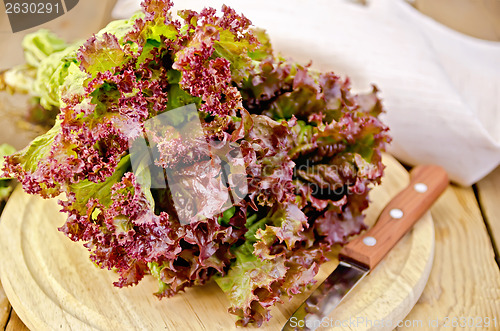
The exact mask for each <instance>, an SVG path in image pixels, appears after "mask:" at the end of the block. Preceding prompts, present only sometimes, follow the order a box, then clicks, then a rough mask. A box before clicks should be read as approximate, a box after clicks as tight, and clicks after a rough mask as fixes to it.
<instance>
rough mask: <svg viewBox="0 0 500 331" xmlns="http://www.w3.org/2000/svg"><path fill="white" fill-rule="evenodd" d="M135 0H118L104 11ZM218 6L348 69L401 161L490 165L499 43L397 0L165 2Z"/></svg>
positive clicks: (302, 57) (297, 50)
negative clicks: (371, 98)
mask: <svg viewBox="0 0 500 331" xmlns="http://www.w3.org/2000/svg"><path fill="white" fill-rule="evenodd" d="M139 4H140V0H119V1H118V3H117V5H116V6H115V8H114V10H113V16H114V17H116V18H125V17H129V16H130V15H131V14H132V13H133V12H134V11H136V10H138V9H140V6H139ZM222 4H226V5H228V6H231V7H233V8H234V9H235V10H236V11H238V12H242V13H244V14H245V16H247V17H248V18H250V19H251V20H252V23H253V24H254V25H256V26H258V27H262V28H265V29H266V30H267V31H268V33H269V35H270V37H271V41H272V43H273V46H274V48H275V50H277V51H278V52H280V53H281V54H283V55H285V56H287V57H292V58H294V59H295V60H298V61H299V62H302V63H307V62H309V60H312V61H313V67H316V68H318V69H321V70H333V71H334V72H336V73H337V74H341V75H348V76H349V77H350V78H351V82H352V83H353V89H354V90H367V89H369V88H370V85H371V84H376V85H377V86H378V87H379V88H380V90H381V96H382V98H383V99H384V105H385V107H386V109H387V113H386V114H385V116H384V121H385V122H386V123H387V124H388V125H389V127H390V128H391V135H392V136H393V138H394V140H393V143H392V144H391V146H390V148H389V152H390V153H392V154H393V155H395V156H396V157H397V158H398V159H400V160H401V161H403V162H405V163H409V164H411V165H417V164H423V163H435V164H439V165H441V166H443V167H444V168H445V169H446V170H447V171H448V173H449V175H450V177H451V179H452V180H454V181H455V182H457V183H459V184H462V185H471V184H473V183H475V182H476V181H478V180H480V179H481V178H482V177H484V176H485V175H487V174H488V173H489V172H490V171H491V170H493V169H494V168H496V167H497V166H498V165H499V164H500V43H498V42H491V41H483V40H479V39H475V38H472V37H468V36H465V35H463V34H461V33H458V32H456V31H454V30H451V29H449V28H447V27H445V26H443V25H441V24H439V23H437V22H435V21H433V20H432V19H430V18H428V17H427V16H425V15H422V14H421V13H420V12H418V11H417V10H415V9H414V8H413V7H411V6H410V5H408V4H407V3H406V2H404V1H403V0H398V1H394V0H392V1H391V0H373V1H371V2H370V4H369V5H368V6H361V5H359V4H355V3H354V1H348V0H333V1H332V0H317V1H302V0H286V1H285V0H273V1H269V0H254V1H251V2H247V1H236V0H203V1H202V0H183V1H182V2H181V1H177V3H176V6H175V9H187V8H189V9H195V10H200V9H201V8H203V7H206V6H211V7H214V8H216V9H220V8H221V6H222Z"/></svg>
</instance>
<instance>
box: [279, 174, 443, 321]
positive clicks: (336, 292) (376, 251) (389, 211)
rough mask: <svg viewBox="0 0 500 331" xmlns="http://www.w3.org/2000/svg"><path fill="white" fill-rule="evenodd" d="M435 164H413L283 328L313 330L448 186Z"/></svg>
mask: <svg viewBox="0 0 500 331" xmlns="http://www.w3.org/2000/svg"><path fill="white" fill-rule="evenodd" d="M448 183H449V180H448V175H447V174H446V171H445V170H444V169H443V168H441V167H439V166H437V165H421V166H417V167H415V168H414V169H413V170H412V171H411V174H410V184H409V185H408V186H407V187H406V188H405V189H403V190H402V191H401V192H399V193H398V194H397V195H396V196H395V197H394V198H393V199H392V200H391V201H390V202H389V204H387V206H386V207H385V208H384V209H383V210H382V212H381V213H380V216H379V217H378V220H377V222H376V223H375V225H374V226H373V227H372V228H371V229H369V230H368V231H366V232H365V233H364V234H362V235H360V236H358V237H357V238H355V239H353V240H351V241H350V242H349V243H348V244H347V245H346V246H344V247H343V248H342V250H341V251H340V253H339V261H340V263H339V265H338V266H337V268H336V269H335V270H334V271H333V272H332V273H331V274H330V275H329V276H328V278H326V279H325V281H324V282H323V283H322V284H321V285H320V286H319V287H318V288H317V289H316V290H315V291H314V292H313V293H312V294H311V295H310V296H309V298H308V299H307V300H306V301H305V302H304V303H303V304H302V305H301V306H300V307H299V308H298V309H297V310H296V311H295V313H294V314H293V315H292V317H290V319H288V321H287V323H286V324H285V326H284V327H283V330H282V331H288V330H315V329H317V328H318V327H319V326H321V324H322V323H321V322H322V321H323V319H324V318H325V317H328V315H330V313H331V312H332V311H333V310H334V308H335V307H336V306H337V305H338V304H339V303H340V302H341V301H342V299H343V298H344V297H345V296H346V295H347V294H348V293H349V292H350V291H351V290H352V289H353V288H354V287H355V286H356V285H357V284H358V283H359V282H361V280H362V279H363V278H364V277H365V276H366V275H367V274H368V273H369V272H370V271H371V270H373V269H374V268H375V267H376V266H377V264H378V263H379V262H380V261H381V260H382V259H383V258H384V256H385V255H386V254H387V253H388V252H389V251H390V250H391V249H392V248H393V247H394V246H395V245H396V244H397V242H398V241H399V240H400V239H401V238H402V237H403V236H404V235H405V234H406V233H407V232H408V231H409V230H410V229H411V228H412V227H413V225H414V224H415V223H416V222H417V221H418V220H419V219H420V217H421V216H422V215H423V214H424V213H425V212H426V211H427V210H428V209H429V208H430V207H431V206H432V204H433V203H434V201H436V199H437V198H438V197H439V196H440V195H441V193H443V191H444V190H445V189H446V187H447V186H448Z"/></svg>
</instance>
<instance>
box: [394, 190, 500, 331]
mask: <svg viewBox="0 0 500 331" xmlns="http://www.w3.org/2000/svg"><path fill="white" fill-rule="evenodd" d="M498 199H499V196H497V203H498V201H499V200H498ZM432 216H433V219H434V226H435V231H436V249H435V256H434V265H433V267H432V271H431V275H430V277H429V280H428V282H427V286H426V288H425V290H424V292H423V294H422V296H421V297H420V299H419V301H418V303H417V304H416V305H415V307H414V308H413V310H412V311H411V313H410V314H409V315H408V316H407V317H406V319H407V320H408V321H410V322H413V321H422V322H423V323H424V325H427V326H428V325H429V324H428V323H429V322H430V321H435V320H437V321H438V324H437V325H436V326H435V327H433V328H428V329H432V330H450V329H458V330H500V270H499V268H498V265H497V264H496V263H495V255H494V252H493V249H492V246H491V242H490V238H489V236H488V232H487V231H486V227H485V224H484V222H483V218H482V217H481V212H480V209H479V207H478V204H477V200H476V198H475V195H474V191H473V189H472V188H471V187H457V186H450V187H449V188H448V190H447V191H446V192H445V193H444V194H443V196H442V197H441V198H440V199H439V200H438V201H437V203H436V204H435V206H434V207H433V208H432ZM462 317H465V318H468V317H473V318H483V319H484V318H489V319H493V318H496V325H493V324H490V326H489V327H485V326H482V327H481V326H480V325H478V324H474V325H472V326H470V327H467V326H466V327H464V328H460V327H458V328H452V327H451V324H447V325H446V324H445V322H446V319H447V318H448V321H449V322H450V323H451V322H452V320H453V319H457V320H458V319H460V318H462ZM426 323H427V324H426ZM401 329H404V330H408V329H409V330H412V329H415V330H418V329H419V328H413V327H410V328H401ZM420 329H421V328H420ZM425 329H426V328H424V330H425Z"/></svg>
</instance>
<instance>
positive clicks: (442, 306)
mask: <svg viewBox="0 0 500 331" xmlns="http://www.w3.org/2000/svg"><path fill="white" fill-rule="evenodd" d="M114 2H115V1H114V0H84V1H80V4H79V5H78V7H77V9H76V10H73V11H71V12H70V13H68V14H66V15H64V16H62V17H60V18H58V19H56V20H54V21H52V22H49V23H47V24H44V25H43V27H46V28H49V29H51V30H54V31H56V32H58V33H59V34H60V35H61V36H62V37H63V38H65V39H66V40H68V41H69V40H74V39H78V38H85V37H88V36H89V35H91V34H92V33H93V32H95V31H97V30H98V29H100V28H101V27H103V26H104V25H105V24H106V23H107V22H108V21H109V19H110V11H111V8H112V6H113V5H114ZM447 3H448V5H450V4H449V3H450V1H449V0H439V1H437V0H418V1H416V7H417V8H419V9H420V10H422V11H423V12H424V13H426V14H428V15H430V16H431V17H434V18H436V19H438V20H442V21H443V22H444V23H445V24H447V25H449V26H450V27H453V28H457V29H458V30H460V31H461V32H465V33H469V34H471V35H474V36H476V37H481V36H483V37H484V38H485V39H489V40H497V41H500V33H499V32H500V10H499V7H498V2H497V3H496V4H495V0H482V1H479V0H476V1H472V0H461V1H453V4H452V6H454V7H455V10H454V11H453V13H451V14H450V13H449V11H448V10H446V11H444V10H443V8H444V7H443V6H445V5H446V4H447ZM447 8H450V7H447ZM2 9H3V8H2ZM474 9H476V10H475V11H474ZM445 12H446V14H445ZM464 15H468V17H467V18H465V17H464ZM474 15H475V16H474ZM481 18H484V19H481ZM464 22H471V23H470V24H471V25H470V26H469V28H468V26H467V24H465V23H464ZM72 27H77V28H72ZM34 30H35V29H32V30H30V31H26V32H21V33H17V34H15V35H14V34H12V33H11V31H10V27H9V25H8V21H7V17H6V15H5V13H4V12H3V10H2V12H1V13H0V49H2V51H1V52H0V70H2V69H5V68H9V67H11V66H13V65H16V64H19V63H22V62H23V58H22V50H21V47H20V42H21V39H22V36H23V35H24V34H25V33H27V32H32V31H34ZM0 101H1V100H0ZM7 120H9V119H7V118H2V119H1V121H2V127H5V126H6V125H5V124H6V123H5V121H7ZM12 124H13V123H12ZM0 138H1V139H2V142H9V143H11V144H13V145H14V146H16V147H22V146H24V145H25V144H26V143H27V142H28V141H29V139H30V138H31V137H30V136H29V135H25V136H23V135H16V136H14V135H6V134H5V133H4V134H3V135H0ZM499 202H500V167H499V168H498V169H496V170H495V171H494V172H493V173H491V174H490V175H489V176H487V177H486V178H484V179H483V180H482V181H480V182H479V183H478V184H477V185H475V186H473V187H459V186H456V185H450V186H449V188H448V189H447V191H446V192H445V194H444V195H443V196H442V197H441V198H440V199H439V200H438V202H437V203H436V205H435V206H434V207H433V208H432V210H431V212H432V216H433V218H434V223H435V230H436V232H435V233H436V247H435V260H434V265H433V269H432V272H431V275H430V278H429V281H428V283H427V286H426V288H425V290H424V292H423V294H422V296H421V298H420V300H419V301H418V303H417V305H416V306H415V307H414V308H413V310H412V311H411V312H410V314H409V315H408V316H407V318H406V321H405V323H407V325H408V326H406V327H401V328H400V329H408V330H409V329H421V330H425V329H429V323H431V324H430V326H432V327H433V329H434V327H436V329H444V330H447V329H449V328H447V327H446V326H445V324H444V323H445V319H446V318H449V323H450V326H451V325H452V323H453V321H454V319H455V320H456V321H457V322H458V323H460V318H462V317H465V318H468V317H473V318H478V317H481V318H483V319H484V318H490V319H493V318H496V323H497V327H496V328H495V327H490V328H485V327H483V328H478V329H482V330H486V329H491V330H495V329H496V330H498V329H500V269H499V262H500V259H499V255H498V252H499V251H500V203H499ZM2 329H3V330H23V329H27V328H26V327H25V326H24V324H23V323H22V321H21V320H20V319H19V317H17V315H16V313H15V311H13V310H12V308H11V306H10V304H9V302H8V300H7V298H6V296H5V293H4V292H3V290H2V288H1V285H0V330H2ZM466 329H470V328H466Z"/></svg>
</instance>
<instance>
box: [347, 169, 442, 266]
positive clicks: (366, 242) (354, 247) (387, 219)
mask: <svg viewBox="0 0 500 331" xmlns="http://www.w3.org/2000/svg"><path fill="white" fill-rule="evenodd" d="M447 186H448V175H447V174H446V172H445V171H444V169H443V168H441V167H439V166H436V165H425V166H417V167H416V168H414V169H413V171H412V172H411V178H410V185H408V187H406V188H405V189H404V190H403V191H401V192H400V193H399V194H398V195H397V196H396V197H394V198H393V199H392V201H391V202H390V203H389V204H388V205H387V206H386V207H385V208H384V210H383V211H382V213H381V214H380V216H379V218H378V220H377V222H376V223H375V225H374V226H373V227H372V228H371V229H370V230H368V231H367V232H365V233H364V234H363V235H361V236H359V237H358V238H356V239H354V240H352V241H351V242H349V243H348V244H347V245H346V246H344V247H343V248H342V250H341V251H340V254H339V259H340V260H342V261H350V262H353V263H355V264H357V265H361V266H363V267H366V268H368V269H373V268H374V267H375V266H376V265H377V264H378V263H379V262H380V260H382V259H383V258H384V256H385V255H386V254H387V253H388V252H389V251H390V250H391V248H392V247H394V245H396V243H397V242H398V241H399V240H400V239H401V238H402V237H403V236H404V235H405V234H406V233H407V232H408V231H409V230H410V229H411V228H412V226H413V225H414V224H415V223H416V222H417V221H418V220H419V219H420V217H422V215H423V214H424V212H425V211H426V210H428V209H429V208H430V207H431V205H432V204H433V202H434V201H435V200H436V199H437V197H439V195H441V193H442V192H443V191H444V190H445V189H446V187H447Z"/></svg>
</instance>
